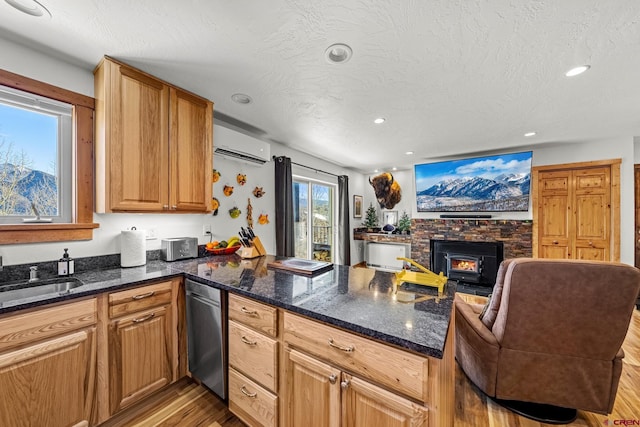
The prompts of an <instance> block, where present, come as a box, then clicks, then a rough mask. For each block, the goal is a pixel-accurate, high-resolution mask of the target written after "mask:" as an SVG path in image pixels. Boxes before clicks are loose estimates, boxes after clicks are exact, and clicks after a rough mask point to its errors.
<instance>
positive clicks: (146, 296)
mask: <svg viewBox="0 0 640 427" xmlns="http://www.w3.org/2000/svg"><path fill="white" fill-rule="evenodd" d="M155 294H156V291H151V292H147V293H146V294H140V295H134V296H132V297H131V299H133V300H139V299H145V298H149V297H152V296H154V295H155Z"/></svg>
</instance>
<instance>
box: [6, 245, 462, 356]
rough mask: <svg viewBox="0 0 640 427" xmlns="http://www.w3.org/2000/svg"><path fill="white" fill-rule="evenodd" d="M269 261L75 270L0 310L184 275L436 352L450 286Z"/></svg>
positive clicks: (212, 259)
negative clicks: (61, 283) (291, 268)
mask: <svg viewBox="0 0 640 427" xmlns="http://www.w3.org/2000/svg"><path fill="white" fill-rule="evenodd" d="M274 259H276V258H275V257H273V256H266V257H259V258H254V259H251V260H243V259H241V258H239V257H238V256H237V255H225V256H209V257H203V258H196V259H190V260H184V261H176V262H164V261H159V260H155V261H150V262H147V264H146V265H144V266H140V267H132V268H106V269H97V270H93V271H87V272H81V273H77V274H75V275H74V276H75V277H76V278H78V279H80V280H81V281H82V282H83V283H84V285H83V286H80V287H78V288H76V289H73V290H72V291H71V292H70V293H66V294H63V295H60V294H53V295H44V296H40V297H31V298H26V299H22V300H15V301H2V302H0V313H7V312H12V311H17V310H21V309H24V308H29V307H34V306H41V305H45V304H49V303H52V302H58V301H65V300H71V299H74V298H79V297H82V296H87V295H93V294H97V293H101V292H105V291H114V290H118V289H124V288H127V287H131V286H133V285H141V284H144V283H145V282H151V281H156V280H158V279H163V278H169V277H175V276H181V275H184V276H185V277H187V278H189V279H193V280H196V281H198V282H201V283H205V284H208V285H210V286H213V287H216V288H220V289H224V290H228V291H230V292H233V293H236V294H239V295H244V296H247V297H249V298H253V299H255V300H258V301H262V302H265V303H267V304H271V305H274V306H277V307H281V308H284V309H286V310H289V311H291V312H295V313H299V314H302V315H305V316H308V317H311V318H314V319H317V320H320V321H322V322H325V323H328V324H331V325H335V326H338V327H341V328H344V329H347V330H350V331H353V332H356V333H359V334H362V335H365V336H369V337H371V338H374V339H377V340H380V341H383V342H387V343H390V344H394V345H397V346H400V347H404V348H407V349H409V350H412V351H415V352H418V353H422V354H425V355H428V356H433V357H437V358H441V357H442V354H443V349H444V344H445V337H446V335H447V330H448V327H449V321H450V318H451V308H452V304H453V296H454V294H455V285H454V284H453V283H449V284H447V285H446V287H445V291H444V293H443V295H440V296H438V292H437V289H435V288H430V287H424V286H418V285H411V284H403V285H401V286H399V287H398V286H397V285H396V280H395V276H394V274H392V273H388V272H384V271H377V270H373V269H368V268H351V267H346V266H341V265H334V266H333V269H332V270H330V271H327V272H324V273H321V274H318V275H315V276H313V277H307V276H304V275H296V274H292V273H289V272H285V271H280V270H274V269H272V268H267V263H269V262H271V261H273V260H274Z"/></svg>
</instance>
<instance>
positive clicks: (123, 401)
mask: <svg viewBox="0 0 640 427" xmlns="http://www.w3.org/2000/svg"><path fill="white" fill-rule="evenodd" d="M163 285H164V286H167V287H168V289H169V290H170V285H171V282H168V283H166V284H161V285H155V286H156V287H158V286H163ZM137 292H138V293H137V294H136V295H143V296H144V295H151V292H158V291H157V290H156V291H148V292H147V290H146V289H144V288H142V289H140V290H138V291H137ZM134 296H135V295H134ZM169 296H170V293H169ZM134 301H144V299H138V300H134ZM171 328H172V319H171V304H166V305H161V306H159V307H155V308H152V309H147V310H142V311H137V312H134V313H133V314H129V315H126V316H123V317H120V318H117V319H115V320H112V321H111V323H110V325H109V361H110V362H109V365H110V375H109V376H110V384H109V394H110V399H109V400H110V402H111V408H110V412H111V414H115V413H116V412H118V411H120V410H121V409H124V408H126V407H128V406H130V405H131V404H133V403H135V402H138V401H139V400H141V399H143V398H144V397H146V396H148V395H150V394H151V393H153V392H155V391H157V390H159V389H160V388H162V387H164V386H165V385H167V384H170V383H172V382H173V380H174V378H173V353H174V346H175V345H176V344H175V343H174V342H173V338H172V333H171Z"/></svg>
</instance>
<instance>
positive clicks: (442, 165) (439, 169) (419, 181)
mask: <svg viewBox="0 0 640 427" xmlns="http://www.w3.org/2000/svg"><path fill="white" fill-rule="evenodd" d="M503 173H507V174H518V173H524V174H527V173H531V152H530V151H526V152H522V153H513V154H500V155H497V156H486V157H474V158H471V159H463V160H451V161H446V162H438V163H425V164H421V165H416V166H415V174H416V192H420V191H423V190H426V189H427V188H429V187H431V186H433V185H435V184H437V183H439V182H440V181H443V180H446V179H456V178H462V177H476V176H479V177H483V178H488V179H493V178H495V177H496V176H498V175H501V174H503Z"/></svg>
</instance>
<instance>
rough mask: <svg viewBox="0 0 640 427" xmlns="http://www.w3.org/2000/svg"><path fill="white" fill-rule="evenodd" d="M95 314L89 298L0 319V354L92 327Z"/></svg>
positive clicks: (93, 299) (94, 305) (91, 300)
mask: <svg viewBox="0 0 640 427" xmlns="http://www.w3.org/2000/svg"><path fill="white" fill-rule="evenodd" d="M96 311H97V305H96V299H95V298H92V299H88V300H84V301H79V302H72V303H69V304H63V305H58V306H56V307H51V308H43V309H38V311H32V312H29V313H20V314H14V315H11V316H8V317H4V318H3V319H1V320H0V352H2V351H4V350H6V349H8V348H12V347H16V346H19V345H22V344H25V343H28V342H35V341H37V340H40V339H45V338H49V337H53V336H56V335H62V334H64V333H67V332H69V331H73V330H76V329H81V328H85V327H87V326H89V325H93V324H95V323H96V318H97V316H96Z"/></svg>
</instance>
